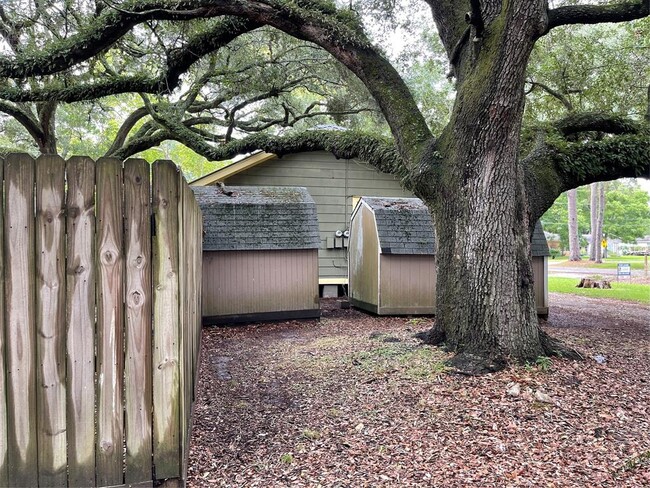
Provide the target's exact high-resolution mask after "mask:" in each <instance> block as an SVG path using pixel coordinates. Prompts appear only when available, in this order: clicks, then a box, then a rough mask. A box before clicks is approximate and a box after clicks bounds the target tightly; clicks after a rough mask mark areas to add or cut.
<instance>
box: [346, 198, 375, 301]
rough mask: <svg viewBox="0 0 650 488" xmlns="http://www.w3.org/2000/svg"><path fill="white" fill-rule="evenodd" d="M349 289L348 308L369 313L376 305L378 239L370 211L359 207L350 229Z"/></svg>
mask: <svg viewBox="0 0 650 488" xmlns="http://www.w3.org/2000/svg"><path fill="white" fill-rule="evenodd" d="M348 259H349V261H350V286H349V290H348V294H349V296H350V300H351V301H352V304H353V305H354V306H356V307H360V308H365V309H367V310H370V311H372V312H376V311H377V307H378V305H379V239H378V237H377V225H376V223H375V219H374V216H373V214H372V211H371V210H370V209H369V208H368V207H367V206H365V205H361V206H360V207H359V210H358V211H357V213H356V214H355V215H354V218H353V219H352V222H351V227H350V246H349V256H348Z"/></svg>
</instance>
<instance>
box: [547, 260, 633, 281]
mask: <svg viewBox="0 0 650 488" xmlns="http://www.w3.org/2000/svg"><path fill="white" fill-rule="evenodd" d="M562 263H563V261H556V262H553V260H552V259H549V260H548V275H549V276H560V277H563V278H582V277H583V276H590V275H601V276H608V277H609V278H610V279H616V269H602V268H583V267H579V268H578V267H576V268H568V267H566V266H563V265H562ZM644 275H645V271H643V270H642V269H633V270H632V276H633V277H634V278H642V277H644ZM620 279H621V280H628V279H629V277H627V276H621V277H620Z"/></svg>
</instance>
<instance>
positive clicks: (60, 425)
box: [35, 156, 67, 486]
mask: <svg viewBox="0 0 650 488" xmlns="http://www.w3.org/2000/svg"><path fill="white" fill-rule="evenodd" d="M64 187H65V162H64V161H63V159H61V158H60V157H58V156H41V157H39V158H38V159H37V160H36V280H35V281H36V331H37V342H36V346H37V357H38V368H37V379H38V381H37V388H36V394H37V400H36V405H37V412H38V421H37V422H38V481H39V486H64V485H65V484H66V482H67V476H66V470H67V452H66V391H65V389H66V364H65V361H66V358H65V272H64V269H65V254H64V251H65V248H64V246H65V235H64V234H65V233H64V221H63V213H64V212H63V204H64Z"/></svg>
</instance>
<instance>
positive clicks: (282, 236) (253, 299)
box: [192, 186, 320, 324]
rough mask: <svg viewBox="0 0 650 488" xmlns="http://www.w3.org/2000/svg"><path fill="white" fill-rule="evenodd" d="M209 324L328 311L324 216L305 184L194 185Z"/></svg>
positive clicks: (294, 316) (206, 318)
mask: <svg viewBox="0 0 650 488" xmlns="http://www.w3.org/2000/svg"><path fill="white" fill-rule="evenodd" d="M192 189H193V190H194V193H195V195H196V199H197V202H198V203H199V206H200V207H201V210H202V212H203V292H202V301H203V306H202V312H203V323H204V324H223V323H233V322H251V321H258V320H284V319H290V318H310V317H319V316H320V303H319V297H318V247H319V244H320V237H319V234H318V218H317V216H316V204H315V203H314V200H313V199H312V198H311V196H310V195H309V193H308V192H307V190H306V189H305V188H299V187H254V186H245V187H241V186H231V187H219V186H206V187H193V188H192Z"/></svg>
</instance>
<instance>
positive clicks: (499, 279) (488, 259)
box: [421, 1, 545, 372]
mask: <svg viewBox="0 0 650 488" xmlns="http://www.w3.org/2000/svg"><path fill="white" fill-rule="evenodd" d="M483 3H484V4H485V6H484V8H485V9H486V11H489V10H490V8H491V9H492V10H493V11H497V12H498V11H499V10H500V9H499V8H498V5H497V4H499V3H500V2H494V1H492V2H483ZM544 5H545V2H540V1H532V2H503V6H502V11H501V12H500V14H498V16H497V17H495V18H492V19H489V18H488V19H486V21H487V22H488V23H486V25H485V31H484V35H483V38H482V39H481V40H480V41H479V42H476V43H474V44H473V45H470V46H468V47H466V49H465V53H464V56H463V58H462V61H461V62H462V63H464V66H461V69H459V70H458V72H459V73H463V75H462V77H461V78H460V79H459V86H458V96H457V100H456V104H455V106H454V110H453V114H452V119H451V123H450V125H449V127H453V129H452V130H448V131H446V132H444V133H443V135H442V136H441V138H440V139H439V140H438V141H437V144H436V149H437V150H438V152H439V153H440V154H441V161H442V162H441V163H439V167H438V168H435V169H434V170H433V172H434V173H437V174H436V176H437V178H438V182H439V184H438V185H437V187H436V189H437V191H435V193H434V194H433V197H432V198H430V197H429V196H428V195H421V196H422V197H423V199H424V200H425V201H427V202H428V203H429V204H430V206H431V208H432V210H433V214H434V217H435V221H436V231H437V233H438V246H439V248H438V259H437V261H438V263H439V264H438V266H439V269H438V287H437V290H438V297H437V303H438V309H437V317H436V328H438V329H439V331H438V333H440V331H442V332H443V335H444V338H445V343H446V345H447V347H449V348H450V349H451V350H454V351H457V352H459V353H461V354H459V355H457V356H456V357H457V358H459V362H458V364H459V365H460V367H464V366H465V365H463V364H461V363H462V361H463V360H464V359H466V358H470V362H471V361H472V360H471V358H476V357H483V358H488V359H491V360H493V361H492V363H493V364H492V366H494V367H495V368H498V367H499V364H501V363H504V362H505V361H507V360H508V359H518V360H525V359H531V358H535V357H538V356H540V355H542V354H544V347H543V344H542V339H541V337H540V334H539V329H538V321H537V314H536V308H535V303H534V297H533V273H532V267H531V258H530V256H531V250H530V230H531V229H532V227H533V226H534V224H535V222H529V215H528V208H527V207H528V203H527V198H526V194H525V188H524V183H523V181H524V175H523V169H522V167H521V165H520V164H519V159H518V158H519V154H518V144H519V142H518V141H519V133H520V129H521V119H522V114H523V106H524V91H523V86H524V76H525V69H526V64H527V61H528V56H529V54H530V51H531V49H532V46H533V43H534V38H535V36H536V33H537V32H538V31H539V30H540V29H543V28H544V26H542V25H540V23H541V19H543V18H544ZM428 197H429V198H428ZM492 366H488V369H489V368H490V367H492ZM470 367H472V366H471V365H470ZM479 372H480V371H479Z"/></svg>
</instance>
